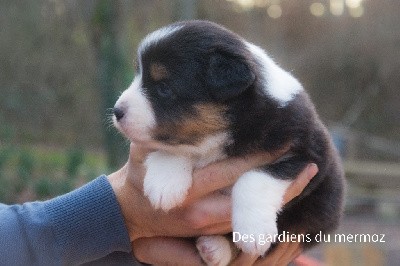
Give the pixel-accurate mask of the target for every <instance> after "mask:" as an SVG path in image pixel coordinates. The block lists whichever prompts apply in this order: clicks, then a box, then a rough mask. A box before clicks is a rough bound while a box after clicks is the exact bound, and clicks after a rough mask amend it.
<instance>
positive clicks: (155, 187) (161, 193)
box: [143, 174, 188, 212]
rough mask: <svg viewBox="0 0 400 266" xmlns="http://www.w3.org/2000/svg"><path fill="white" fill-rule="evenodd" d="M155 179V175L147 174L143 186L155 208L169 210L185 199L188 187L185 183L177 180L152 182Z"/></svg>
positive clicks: (145, 193) (160, 175)
mask: <svg viewBox="0 0 400 266" xmlns="http://www.w3.org/2000/svg"><path fill="white" fill-rule="evenodd" d="M159 177H160V178H165V179H168V178H170V177H167V176H163V175H162V174H159ZM153 179H154V178H153V177H150V176H148V175H146V176H145V182H144V185H143V188H144V195H145V196H146V197H147V198H148V199H149V200H150V203H151V205H152V206H153V207H154V208H155V209H162V210H164V211H166V212H167V211H169V210H170V209H172V208H174V207H177V206H179V205H180V204H181V203H182V202H183V201H184V200H185V197H186V195H187V191H188V187H187V186H185V185H184V184H176V183H175V182H156V183H154V182H152V180H153Z"/></svg>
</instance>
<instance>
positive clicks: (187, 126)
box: [114, 21, 343, 265]
mask: <svg viewBox="0 0 400 266" xmlns="http://www.w3.org/2000/svg"><path fill="white" fill-rule="evenodd" d="M114 123H115V125H116V127H117V128H118V129H119V130H120V131H121V132H122V133H123V134H124V135H125V136H126V137H127V138H129V139H130V140H131V141H133V142H136V143H139V144H141V145H145V146H148V147H151V148H155V149H156V150H157V151H155V152H153V153H151V154H149V155H148V158H147V160H146V166H147V173H146V175H145V178H144V192H145V195H146V196H147V197H148V198H149V200H150V202H151V204H152V205H153V206H154V207H155V208H161V209H163V210H164V211H168V210H170V209H171V208H174V207H176V206H178V205H179V204H180V203H182V202H183V200H184V199H185V196H186V194H187V191H188V189H189V188H190V186H191V184H192V171H193V169H194V168H198V167H203V166H205V165H207V164H209V163H211V162H214V161H216V160H221V159H223V158H227V157H231V156H244V155H247V154H252V153H255V152H260V151H266V152H274V151H278V150H281V149H283V148H284V147H287V146H288V145H290V150H289V152H288V153H287V154H286V155H285V156H283V157H282V158H280V159H278V160H277V161H276V162H275V163H272V164H266V165H264V166H263V167H260V168H258V169H254V170H252V171H249V172H247V173H245V174H244V175H243V176H241V177H240V178H239V179H238V181H237V182H236V184H235V185H234V186H233V188H232V200H233V210H232V227H233V231H234V232H238V233H240V234H241V235H245V234H246V235H251V236H253V237H254V239H253V240H254V241H239V242H237V243H236V244H237V246H238V247H239V248H240V249H242V250H243V251H244V252H249V253H253V254H259V255H263V254H264V253H265V252H266V251H267V250H268V249H269V248H270V245H271V243H264V242H262V241H259V240H261V239H260V238H261V237H265V236H267V235H269V236H273V235H276V234H278V233H281V232H283V231H286V232H290V233H304V234H308V235H309V236H310V239H311V242H307V241H305V242H304V243H303V246H304V247H308V246H310V245H312V244H313V243H315V241H313V236H314V235H315V234H317V233H319V232H320V231H322V232H324V233H326V232H329V231H330V230H333V229H334V228H335V227H336V226H337V224H338V221H339V219H340V216H341V211H342V202H343V171H342V168H341V164H340V161H339V159H338V156H337V152H336V150H335V149H334V147H333V145H332V142H331V140H330V138H329V135H328V132H327V130H326V129H325V127H324V125H323V124H322V122H321V120H320V119H319V118H318V115H317V114H316V112H315V109H314V106H313V104H312V103H311V101H310V99H309V97H308V95H307V94H306V92H305V91H304V90H303V88H302V86H301V84H300V83H299V82H298V81H297V80H296V79H295V78H294V77H292V76H291V75H290V74H289V73H288V72H286V71H284V70H283V69H281V68H280V67H279V66H278V65H277V64H275V63H274V62H273V60H271V58H270V57H269V56H268V55H267V54H266V53H265V52H264V51H263V50H262V49H261V48H259V47H257V46H256V45H254V44H252V43H250V42H247V41H246V40H244V39H243V38H241V37H240V36H238V35H236V34H235V33H233V32H231V31H229V30H227V29H225V28H223V27H222V26H219V25H217V24H214V23H211V22H207V21H186V22H179V23H175V24H172V25H169V26H166V27H164V28H161V29H159V30H157V31H155V32H153V33H151V34H149V35H148V36H147V37H146V38H145V39H144V40H143V41H142V42H141V44H140V46H139V49H138V69H137V75H136V77H135V79H134V81H133V83H132V85H131V86H130V87H129V88H128V89H127V90H126V91H124V92H123V93H122V95H121V96H120V98H119V99H118V101H117V103H116V105H115V108H114ZM310 162H314V163H316V164H317V165H318V167H319V172H318V174H317V176H315V177H314V178H313V179H312V181H311V182H310V183H309V185H308V186H307V187H306V189H305V190H304V191H303V192H302V193H301V194H300V195H299V196H298V197H297V198H295V199H294V200H292V201H291V202H290V203H289V204H287V205H286V206H285V207H284V208H281V205H282V199H283V196H284V193H285V190H286V189H287V188H288V186H289V185H290V184H291V182H292V181H293V179H294V178H295V177H296V176H297V175H298V174H299V173H300V171H301V170H303V169H304V167H305V166H306V165H307V164H308V163H310ZM231 242H232V241H229V240H228V239H227V238H225V237H221V236H208V237H201V238H200V239H199V240H198V245H200V246H201V247H202V248H199V250H203V251H202V252H203V253H204V252H211V253H212V254H201V255H202V256H203V258H204V259H205V260H206V262H207V263H209V264H213V265H226V264H228V263H229V261H230V260H231V259H232V256H233V255H232V253H231V249H230V243H231Z"/></svg>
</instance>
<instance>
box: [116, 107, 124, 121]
mask: <svg viewBox="0 0 400 266" xmlns="http://www.w3.org/2000/svg"><path fill="white" fill-rule="evenodd" d="M113 113H114V116H115V119H117V121H120V120H121V119H122V118H123V117H124V115H125V112H124V110H122V109H121V108H118V107H114V108H113Z"/></svg>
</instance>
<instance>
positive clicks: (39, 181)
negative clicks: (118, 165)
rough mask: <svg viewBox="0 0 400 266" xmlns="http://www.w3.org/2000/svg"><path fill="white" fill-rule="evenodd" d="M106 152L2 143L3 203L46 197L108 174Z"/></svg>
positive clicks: (0, 194)
mask: <svg viewBox="0 0 400 266" xmlns="http://www.w3.org/2000/svg"><path fill="white" fill-rule="evenodd" d="M108 172H109V171H108V170H107V167H106V159H105V155H104V154H103V153H99V152H93V151H87V150H83V149H80V148H79V147H75V148H72V149H66V150H60V149H55V148H49V147H43V146H29V147H26V146H23V147H22V146H21V147H20V146H13V145H8V144H6V145H2V146H0V202H3V203H21V202H25V201H32V200H43V199H47V198H51V197H54V196H57V195H60V194H64V193H66V192H69V191H71V190H72V189H74V188H76V187H78V186H80V185H82V184H84V183H87V182H88V181H90V180H92V179H94V178H96V177H97V176H99V175H100V174H105V173H108Z"/></svg>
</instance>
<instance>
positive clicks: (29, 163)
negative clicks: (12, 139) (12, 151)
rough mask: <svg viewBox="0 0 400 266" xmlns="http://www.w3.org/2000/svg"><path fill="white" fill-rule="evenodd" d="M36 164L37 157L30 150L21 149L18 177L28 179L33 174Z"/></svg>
mask: <svg viewBox="0 0 400 266" xmlns="http://www.w3.org/2000/svg"><path fill="white" fill-rule="evenodd" d="M34 165H35V158H34V157H33V155H32V153H31V152H30V151H29V150H25V149H24V150H21V152H20V155H19V158H18V166H17V171H18V177H19V178H20V179H21V180H23V181H25V182H26V181H27V180H29V178H30V177H32V175H33V169H34Z"/></svg>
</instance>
